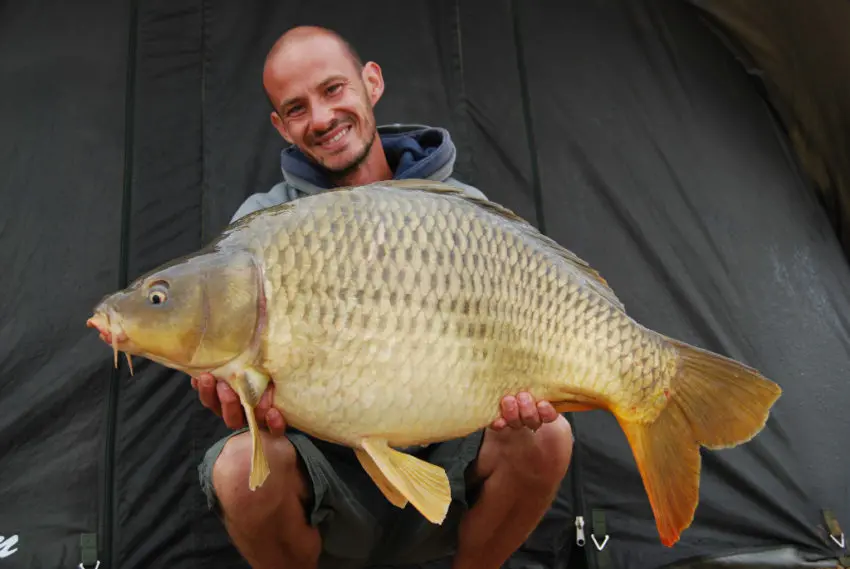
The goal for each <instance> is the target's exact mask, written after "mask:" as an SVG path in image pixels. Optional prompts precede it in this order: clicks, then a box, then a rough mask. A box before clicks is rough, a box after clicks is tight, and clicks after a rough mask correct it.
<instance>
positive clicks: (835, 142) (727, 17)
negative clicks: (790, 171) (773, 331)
mask: <svg viewBox="0 0 850 569" xmlns="http://www.w3.org/2000/svg"><path fill="white" fill-rule="evenodd" d="M689 1H690V2H691V3H693V4H694V5H695V6H698V7H699V8H700V9H701V10H703V11H704V13H705V15H706V19H707V20H708V21H709V22H712V24H713V25H714V28H715V30H716V31H717V32H718V34H719V35H720V36H721V37H722V38H723V39H724V42H726V44H727V45H728V46H729V47H730V48H731V49H732V50H733V51H734V53H735V54H736V56H737V57H739V58H740V60H741V63H742V65H744V66H745V67H746V69H747V70H748V71H749V72H750V73H752V74H753V76H754V77H756V78H757V79H758V81H759V82H760V83H761V84H762V85H763V86H764V90H765V92H766V97H767V99H768V100H769V101H770V104H771V106H772V107H773V108H774V109H775V111H776V113H777V115H778V116H779V117H780V119H781V121H782V124H783V126H784V128H785V129H786V130H787V131H788V136H789V138H790V140H791V144H792V145H793V146H794V150H795V152H796V153H797V155H798V156H799V157H800V159H801V163H802V165H803V168H804V171H805V173H806V175H808V176H810V177H811V179H812V183H813V189H814V190H815V191H816V192H817V194H818V196H819V198H820V199H821V200H822V202H823V204H824V207H825V208H826V211H827V213H828V215H829V218H830V221H831V222H832V224H833V227H834V228H835V230H836V232H837V233H838V235H839V239H840V241H841V243H842V245H843V247H844V250H845V255H847V256H848V257H850V137H848V136H847V132H848V131H850V35H848V34H847V26H848V25H850V4H848V3H847V2H840V1H838V2H836V1H835V0H807V1H806V2H794V1H793V0H792V1H787V0H786V1H784V2H783V1H779V2H776V1H774V0H748V1H746V2H729V1H725V0H720V1H718V0H689Z"/></svg>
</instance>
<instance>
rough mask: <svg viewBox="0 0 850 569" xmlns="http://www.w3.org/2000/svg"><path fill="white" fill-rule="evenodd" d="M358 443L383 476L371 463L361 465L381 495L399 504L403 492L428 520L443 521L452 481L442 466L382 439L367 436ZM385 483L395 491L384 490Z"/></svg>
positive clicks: (447, 509)
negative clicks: (379, 474) (379, 489)
mask: <svg viewBox="0 0 850 569" xmlns="http://www.w3.org/2000/svg"><path fill="white" fill-rule="evenodd" d="M361 446H362V450H363V451H364V452H365V453H366V454H367V455H368V457H369V458H370V459H371V460H372V461H373V462H374V464H375V466H376V467H377V469H378V470H379V471H380V473H381V475H382V476H380V477H376V476H375V475H374V474H373V473H372V472H371V471H370V467H366V466H365V465H364V468H366V472H367V473H369V475H370V476H372V479H373V480H374V481H375V483H376V484H377V485H378V487H379V488H381V491H382V492H384V495H387V494H389V495H387V499H389V500H390V502H391V503H393V504H395V505H398V504H397V503H400V501H401V499H400V497H399V496H403V497H404V498H406V499H407V500H408V501H410V503H411V504H413V506H414V507H415V508H416V509H417V510H419V511H420V512H421V513H422V515H423V516H425V518H426V519H427V520H428V521H430V522H431V523H435V524H442V523H443V520H444V519H445V518H446V514H447V513H448V511H449V506H450V505H451V501H452V491H451V485H450V484H449V478H448V476H447V475H446V471H445V470H444V469H443V468H441V467H439V466H435V465H433V464H431V463H429V462H426V461H424V460H422V459H419V458H416V457H415V456H411V455H409V454H405V453H403V452H400V451H397V450H395V449H393V448H391V447H390V446H389V445H388V444H387V442H386V441H385V440H379V439H371V438H367V439H363V440H362V441H361ZM361 462H362V459H361ZM387 484H388V485H389V486H392V488H394V490H395V491H387V490H385V487H386V486H387ZM390 496H392V497H390Z"/></svg>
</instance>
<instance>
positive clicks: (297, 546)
mask: <svg viewBox="0 0 850 569" xmlns="http://www.w3.org/2000/svg"><path fill="white" fill-rule="evenodd" d="M263 85H264V88H265V90H266V93H267V95H268V97H269V100H270V101H271V103H272V106H273V109H274V110H273V112H272V113H271V121H272V124H273V125H274V127H275V128H276V129H277V131H278V132H279V133H280V135H281V136H282V137H283V138H284V139H285V140H286V141H287V142H289V143H290V144H291V145H292V146H290V147H289V148H287V149H286V150H285V151H284V152H283V153H282V155H281V167H282V170H283V175H284V181H283V182H282V183H280V184H278V185H276V186H275V187H273V188H272V189H271V190H270V191H269V192H268V193H265V194H255V195H253V196H251V197H250V198H248V200H247V201H246V202H245V203H244V204H243V205H242V206H241V207H240V208H239V210H238V211H237V213H236V214H235V216H234V219H236V218H238V217H241V216H243V215H246V214H248V213H250V212H251V211H255V210H257V209H260V208H263V207H267V206H271V205H274V204H277V203H281V202H285V201H289V200H293V199H297V198H299V197H301V196H304V195H308V194H311V193H315V192H320V191H322V190H323V189H326V188H330V187H333V186H340V185H358V184H366V183H371V182H376V181H380V180H388V179H392V178H428V179H433V180H441V181H446V182H448V183H452V184H455V185H458V186H460V187H462V188H464V190H465V191H467V192H470V193H472V194H475V195H479V196H483V194H481V192H479V191H478V190H477V189H475V188H472V187H470V186H467V185H465V184H461V183H460V182H458V181H456V180H454V179H453V178H451V177H450V176H451V174H452V167H453V164H454V159H455V148H454V145H453V144H452V142H451V139H450V137H449V134H448V132H446V131H445V130H442V129H436V128H429V127H402V126H399V125H396V126H395V127H384V128H377V126H376V124H375V116H374V113H373V106H374V105H375V104H376V103H377V102H378V100H379V99H380V97H381V95H382V93H383V89H384V83H383V78H382V75H381V69H380V67H379V66H378V65H377V64H375V63H374V62H368V63H366V64H365V65H364V64H363V63H362V62H361V61H360V59H359V57H358V56H357V54H356V52H355V51H354V50H353V49H352V48H351V46H350V45H348V44H347V43H346V42H345V41H344V40H343V39H342V38H341V37H339V36H338V35H337V34H335V33H333V32H331V31H329V30H325V29H322V28H316V27H299V28H295V29H293V30H290V31H289V32H287V33H285V34H284V35H283V36H281V38H280V39H278V41H277V42H276V43H275V45H274V46H273V47H272V49H271V51H270V52H269V54H268V57H267V59H266V63H265V67H264V70H263ZM192 383H193V386H195V388H196V389H198V392H199V397H200V400H201V402H202V403H203V405H205V406H206V407H208V408H210V409H212V410H213V411H214V412H215V413H216V414H218V415H220V416H221V417H223V419H224V421H225V423H226V424H227V425H228V426H229V427H231V428H240V427H242V430H241V431H239V432H237V433H234V434H233V435H231V436H229V437H226V438H225V439H223V440H222V441H219V442H218V443H217V444H216V445H214V446H213V447H212V448H211V449H210V450H209V451H208V453H207V455H206V457H205V459H204V460H203V462H202V464H201V465H200V466H199V472H200V476H201V483H202V486H203V488H204V490H205V492H207V496H208V499H209V501H210V504H211V507H213V508H215V509H216V510H217V511H218V512H219V513H220V515H221V516H222V519H223V521H224V524H225V526H226V528H227V531H228V532H229V534H230V536H231V538H232V540H233V542H234V544H235V546H236V547H237V549H238V550H239V551H240V552H241V554H242V555H243V556H244V557H245V558H246V560H247V561H248V562H249V563H250V564H251V565H252V566H253V567H254V568H255V569H261V568H275V569H281V568H298V569H313V568H319V567H321V568H324V567H339V568H345V567H368V566H375V565H379V564H383V565H385V566H386V565H390V566H400V565H402V564H405V563H416V562H421V561H426V560H429V559H439V558H446V557H451V558H452V560H453V561H452V563H453V564H452V567H453V568H454V569H467V568H470V569H471V568H475V569H490V568H492V569H496V568H498V567H500V566H501V564H502V563H503V562H504V561H505V560H506V559H507V558H508V557H509V556H510V555H511V553H513V551H515V550H516V549H517V548H518V547H519V546H520V545H522V543H523V542H524V540H525V539H526V538H527V537H528V535H529V534H530V533H531V531H532V530H533V529H534V528H535V526H536V525H537V523H538V522H539V520H540V518H541V517H542V516H543V514H544V513H545V512H546V510H547V509H548V508H549V506H550V505H551V502H552V500H553V499H554V497H555V494H556V492H557V489H558V487H559V485H560V482H561V480H562V478H563V476H564V475H565V474H566V471H567V468H568V466H569V462H570V458H571V454H572V433H571V430H570V427H569V424H568V423H567V422H566V420H565V419H564V418H563V417H562V416H560V415H558V414H557V413H556V412H555V411H554V409H553V408H552V406H551V405H550V404H549V403H548V402H538V403H535V402H534V401H533V400H531V398H530V397H528V394H518V396H517V397H506V398H505V399H504V400H503V401H502V413H503V417H502V418H500V419H498V420H497V421H496V422H495V423H494V424H493V425H492V426H491V427H490V428H488V429H486V430H485V431H484V432H479V433H475V434H473V435H470V436H468V437H465V438H462V439H458V440H453V441H448V442H445V443H440V444H434V445H429V446H427V447H425V448H423V449H417V450H415V451H409V452H415V453H416V454H417V456H420V457H421V458H423V459H425V460H428V461H429V462H432V463H434V464H438V465H440V466H443V467H444V468H446V470H447V472H448V475H449V477H450V481H451V485H452V494H453V503H452V505H451V508H450V510H449V515H448V517H447V519H446V520H445V522H444V523H443V524H442V525H434V524H431V523H429V522H428V521H427V520H426V519H425V518H424V517H423V516H422V515H421V514H419V513H418V511H416V510H415V509H414V508H412V507H410V506H408V507H407V508H405V509H404V510H400V509H397V508H395V507H394V506H392V505H391V504H390V503H389V502H388V501H387V500H386V499H385V498H384V497H383V496H382V495H381V494H380V491H379V490H378V488H377V487H376V486H375V484H374V482H372V481H371V479H370V478H369V477H368V475H367V474H366V472H365V471H364V470H363V468H362V467H361V466H360V464H359V463H358V462H357V459H356V458H355V456H354V454H353V452H352V451H351V449H347V448H343V447H339V446H336V445H331V444H328V443H325V442H323V441H320V440H316V439H313V438H311V437H308V436H306V435H305V434H303V433H300V432H297V431H294V430H287V429H286V423H285V417H283V415H282V414H281V413H280V411H279V410H277V409H274V408H272V407H271V406H270V404H269V402H270V401H271V396H270V391H267V392H266V393H265V394H264V396H263V400H262V402H261V404H260V405H259V406H258V408H257V411H256V415H257V420H258V421H259V422H260V424H261V425H265V426H266V427H267V428H268V431H269V432H268V433H266V432H265V431H264V432H263V433H262V434H263V438H264V445H265V449H266V454H267V456H268V460H269V464H270V467H271V475H270V476H269V478H268V479H267V480H266V482H265V483H264V485H263V486H262V487H260V488H259V489H257V490H256V491H254V492H252V491H250V490H249V489H248V483H247V481H248V472H249V469H250V454H251V441H250V438H249V437H248V434H247V433H246V432H245V429H244V425H245V420H244V416H243V415H242V411H241V407H240V405H239V403H238V400H237V398H236V396H235V394H234V393H233V392H232V391H231V390H230V389H229V388H228V387H227V386H226V385H225V384H224V383H223V382H215V380H214V378H212V377H210V376H209V375H204V376H201V377H199V378H193V380H192ZM271 389H273V387H272V388H270V390H271Z"/></svg>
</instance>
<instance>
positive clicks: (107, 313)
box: [86, 308, 133, 375]
mask: <svg viewBox="0 0 850 569" xmlns="http://www.w3.org/2000/svg"><path fill="white" fill-rule="evenodd" d="M86 326H87V327H88V328H94V329H95V330H97V331H98V333H99V334H100V339H101V340H103V341H104V342H106V343H107V344H109V345H110V346H112V353H113V362H114V365H115V367H116V368H117V367H118V354H119V352H121V351H124V355H125V356H126V357H127V364H128V365H129V366H130V375H133V361H132V360H131V359H130V354H129V352H127V351H126V350H122V349H121V348H126V347H127V344H128V343H129V341H130V339H129V338H128V337H127V333H126V332H124V329H123V328H122V327H121V323H120V322H119V321H118V318H117V317H116V315H115V314H114V313H112V311H111V310H109V309H108V308H107V309H106V310H98V311H96V312H95V313H94V314H93V315H92V316H91V317H90V318H89V319H88V320H86Z"/></svg>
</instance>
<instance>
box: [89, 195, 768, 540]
mask: <svg viewBox="0 0 850 569" xmlns="http://www.w3.org/2000/svg"><path fill="white" fill-rule="evenodd" d="M88 324H89V325H90V326H93V327H95V328H97V329H98V330H99V331H100V332H101V336H102V338H103V339H104V340H105V341H106V342H108V343H110V344H112V346H113V349H114V350H115V355H116V362H117V354H118V351H123V352H126V353H127V354H133V355H139V356H143V357H146V358H148V359H150V360H153V361H156V362H159V363H161V364H163V365H165V366H168V367H171V368H174V369H178V370H182V371H184V372H186V373H188V374H191V375H198V374H200V373H202V372H211V373H212V374H213V375H215V376H217V377H218V378H221V379H224V380H226V381H227V382H228V383H229V384H230V386H231V387H232V388H233V389H234V391H235V392H236V393H237V394H238V395H239V397H240V399H241V401H242V405H243V407H244V409H245V411H246V415H247V418H248V423H249V427H250V431H251V436H252V437H253V445H254V446H253V458H252V469H251V474H250V477H249V478H250V479H249V484H250V487H251V489H254V488H256V487H258V486H259V485H261V484H262V483H263V481H264V480H265V478H266V476H268V474H269V466H268V464H267V462H266V458H265V455H264V453H263V448H262V445H261V442H260V437H259V435H258V427H257V424H256V421H255V419H254V413H253V407H254V406H255V405H256V404H257V402H258V400H259V398H260V396H261V394H262V393H263V391H264V390H265V388H266V387H267V384H268V382H269V381H272V382H274V385H275V391H274V393H275V401H274V404H275V405H276V406H277V407H279V408H280V409H282V411H283V414H284V417H285V418H286V421H287V422H288V423H289V424H290V425H292V426H293V427H296V428H298V429H300V430H302V431H304V432H306V433H309V434H311V435H313V436H315V437H318V438H321V439H325V440H327V441H331V442H334V443H338V444H341V445H347V446H349V447H352V448H354V449H355V452H356V454H357V457H358V458H359V460H360V462H361V464H362V466H363V468H364V469H365V470H366V471H367V472H368V473H369V475H370V476H371V477H372V479H373V480H374V482H375V483H376V484H377V486H378V487H379V488H380V489H381V491H382V492H383V493H384V495H385V496H386V498H387V499H388V500H389V501H390V502H392V503H393V504H394V505H396V506H398V507H404V506H405V505H406V504H407V502H408V501H409V502H410V503H412V504H413V506H414V507H416V508H417V509H418V510H419V511H420V512H421V513H422V514H423V515H424V516H425V517H426V518H427V519H428V520H430V521H432V522H434V523H441V522H442V520H443V518H444V516H445V515H446V512H447V509H448V507H449V503H450V500H451V493H450V488H449V483H448V479H447V477H446V474H445V472H444V471H443V469H442V468H439V467H436V466H434V465H432V464H430V463H427V462H425V461H423V460H421V459H418V458H416V457H414V456H411V455H409V454H406V453H404V452H401V451H399V450H395V448H393V447H396V448H398V447H407V446H415V445H421V444H427V443H433V442H437V441H442V440H447V439H451V438H454V437H460V436H463V435H465V434H468V433H470V432H473V431H475V430H478V429H482V428H484V427H486V426H487V425H489V424H490V423H491V422H492V421H494V420H495V419H496V418H497V417H498V416H499V414H500V410H499V401H500V399H501V398H502V396H504V395H506V394H516V393H517V392H519V391H528V392H530V393H531V394H532V395H533V396H534V397H535V398H536V399H538V400H549V401H551V402H552V403H553V404H554V406H555V408H556V409H557V410H558V411H560V412H565V411H582V410H591V409H601V410H605V411H608V412H610V413H612V414H613V415H614V417H616V418H617V421H618V422H619V424H620V425H621V427H622V429H623V431H624V432H625V435H626V437H627V439H628V441H629V443H630V445H631V448H632V451H633V454H634V457H635V459H636V464H637V467H638V469H639V471H640V473H641V476H642V478H643V481H644V485H645V488H646V491H647V493H648V496H649V501H650V504H651V506H652V509H653V512H654V515H655V518H656V523H657V527H658V531H659V534H660V536H661V540H662V542H663V543H664V544H666V545H672V544H673V543H675V542H676V541H677V540H678V539H679V535H680V533H681V531H682V530H684V529H685V528H687V527H688V526H689V525H690V523H691V521H692V519H693V515H694V512H695V509H696V506H697V501H698V493H699V477H700V455H699V446H700V445H702V446H705V447H707V448H712V449H716V448H723V447H731V446H735V445H738V444H741V443H743V442H745V441H748V440H749V439H751V438H752V437H754V436H755V435H756V434H757V433H758V432H759V431H760V430H761V429H762V428H763V426H764V425H765V422H766V420H767V417H768V414H769V410H770V408H771V406H772V405H773V403H774V402H775V401H776V400H777V398H778V397H779V395H780V389H779V387H778V386H777V385H776V384H774V383H773V382H771V381H768V380H767V379H765V378H763V377H762V376H761V375H760V374H759V373H758V372H757V371H756V370H754V369H752V368H750V367H748V366H746V365H743V364H741V363H738V362H736V361H734V360H731V359H729V358H726V357H723V356H720V355H717V354H714V353H711V352H708V351H705V350H702V349H699V348H696V347H693V346H690V345H688V344H685V343H682V342H680V341H677V340H675V339H672V338H669V337H666V336H664V335H662V334H659V333H657V332H655V331H652V330H649V329H647V328H645V327H643V326H641V325H640V324H638V323H637V322H635V321H634V320H632V319H631V318H630V317H629V316H628V315H627V314H626V312H625V310H624V308H623V305H622V303H621V302H620V301H619V300H618V299H617V297H616V296H615V294H614V292H613V291H612V290H611V289H610V288H609V287H608V285H607V284H606V282H605V281H604V280H603V279H602V278H601V277H600V276H599V275H598V274H597V273H596V271H594V270H593V269H592V268H591V267H590V266H588V264H587V263H585V262H584V261H583V260H581V259H579V258H578V257H577V256H576V255H574V254H573V253H571V252H570V251H568V250H566V249H565V248H563V247H561V246H560V245H558V244H557V243H555V242H554V241H553V240H551V239H550V238H548V237H546V236H544V235H542V234H541V233H539V232H538V231H537V230H536V229H535V228H534V227H533V226H532V225H531V224H529V223H527V222H525V221H523V220H522V219H520V218H519V217H517V216H516V215H515V214H513V213H512V212H510V211H509V210H507V209H505V208H503V207H501V206H499V205H497V204H495V203H491V202H488V201H485V200H479V199H475V198H470V197H468V196H466V195H464V194H462V193H461V192H460V191H459V190H457V189H456V188H453V187H451V186H448V185H443V184H439V183H435V182H428V181H421V180H407V181H392V182H382V183H376V184H371V185H368V186H362V187H353V188H340V189H335V190H332V191H327V192H323V193H320V194H317V195H314V196H309V197H304V198H301V199H298V200H296V201H293V202H291V203H286V204H283V205H280V206H277V207H272V208H269V209H265V210H261V211H259V212H255V213H254V214H251V215H249V216H246V217H244V218H242V219H240V220H238V221H236V222H235V223H233V224H232V225H231V226H230V227H229V228H227V230H226V231H224V232H223V234H222V235H221V236H220V237H219V238H217V239H216V240H215V241H214V242H212V243H211V244H210V245H208V246H207V247H205V248H204V249H201V250H200V251H198V252H196V253H193V254H191V255H188V256H186V257H183V258H180V259H177V260H175V261H172V262H170V263H168V264H167V265H165V266H163V267H160V268H158V269H156V270H154V271H152V272H150V273H149V274H147V275H145V276H143V277H140V278H139V279H137V280H136V281H135V282H134V283H132V284H131V285H130V286H129V287H128V288H127V289H125V290H123V291H120V292H117V293H115V294H112V295H110V296H107V297H106V298H104V299H103V301H102V302H101V303H100V304H99V305H98V307H97V308H96V310H95V313H94V315H93V316H92V318H91V319H90V320H89V322H88Z"/></svg>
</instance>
